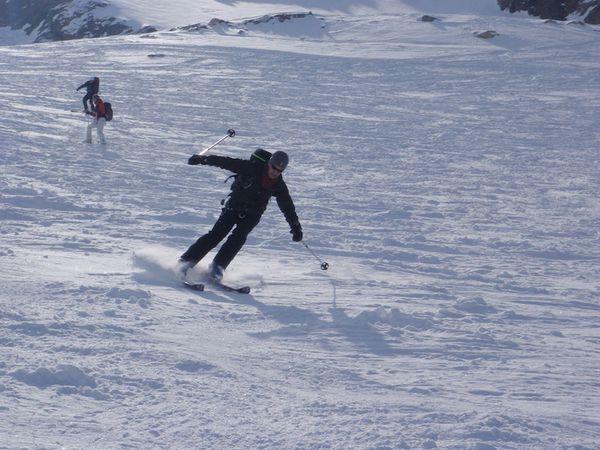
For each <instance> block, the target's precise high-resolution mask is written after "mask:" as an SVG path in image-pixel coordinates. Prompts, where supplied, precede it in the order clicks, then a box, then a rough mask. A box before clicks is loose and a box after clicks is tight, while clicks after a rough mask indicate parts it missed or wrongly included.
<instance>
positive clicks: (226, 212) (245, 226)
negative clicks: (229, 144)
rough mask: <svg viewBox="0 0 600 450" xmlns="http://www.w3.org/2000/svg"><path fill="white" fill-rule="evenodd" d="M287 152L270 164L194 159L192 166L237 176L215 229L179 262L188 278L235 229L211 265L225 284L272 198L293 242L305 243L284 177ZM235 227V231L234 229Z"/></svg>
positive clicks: (217, 157) (213, 272)
mask: <svg viewBox="0 0 600 450" xmlns="http://www.w3.org/2000/svg"><path fill="white" fill-rule="evenodd" d="M288 161H289V159H288V155H287V154H286V153H285V152H282V151H277V152H275V153H273V155H272V156H271V158H270V159H269V160H268V162H266V163H258V162H255V161H252V160H245V159H237V158H229V157H225V156H216V155H210V156H205V155H193V156H192V157H191V158H190V159H189V160H188V164H191V165H196V164H202V165H208V166H215V167H220V168H221V169H226V170H229V171H231V172H234V173H235V174H237V176H236V180H235V181H234V183H233V184H232V186H231V193H230V194H229V199H228V200H227V202H226V203H225V205H224V208H223V210H222V212H221V216H220V217H219V219H218V220H217V222H216V223H215V224H214V226H213V228H212V229H211V230H210V231H209V232H208V233H206V234H205V235H204V236H202V237H200V238H199V239H198V240H197V241H196V242H195V243H194V244H193V245H192V246H191V247H190V248H189V249H188V250H187V251H186V252H185V253H184V254H183V255H181V257H180V259H179V262H180V264H179V270H180V272H181V273H183V274H184V275H185V273H186V271H187V270H188V269H189V268H191V267H194V266H195V265H196V264H197V263H198V262H199V261H200V260H201V259H202V258H204V256H206V254H207V253H208V252H209V251H211V250H212V249H213V248H215V247H216V246H217V245H218V244H219V242H221V241H222V240H223V239H225V237H226V236H227V235H228V234H229V232H230V231H231V230H232V229H233V232H232V233H231V234H230V235H229V237H228V238H227V240H226V241H225V243H224V244H223V245H222V246H221V248H220V249H219V251H218V253H217V254H216V255H215V257H214V259H213V262H212V263H211V264H210V271H211V276H212V277H213V278H214V279H215V280H216V281H221V279H222V278H223V272H224V270H225V269H226V268H227V266H228V265H229V264H230V263H231V261H232V260H233V258H235V255H237V253H238V252H239V251H240V249H241V248H242V247H243V245H244V243H245V242H246V238H247V236H248V234H249V233H250V232H251V231H252V229H253V228H254V227H255V226H256V225H258V223H259V222H260V219H261V217H262V214H263V212H264V211H265V209H266V208H267V204H268V203H269V200H270V198H271V197H272V196H274V197H275V198H276V199H277V205H278V206H279V209H280V210H281V212H282V213H283V215H284V216H285V220H286V221H287V222H288V224H289V225H290V233H292V239H293V240H294V241H296V242H299V241H301V240H302V226H301V225H300V221H299V220H298V215H297V214H296V208H295V206H294V202H293V201H292V197H291V196H290V194H289V191H288V188H287V185H286V184H285V181H284V180H283V177H282V176H281V173H282V172H283V171H284V170H285V168H286V167H287V164H288ZM234 227H235V228H234Z"/></svg>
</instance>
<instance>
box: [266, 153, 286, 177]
mask: <svg viewBox="0 0 600 450" xmlns="http://www.w3.org/2000/svg"><path fill="white" fill-rule="evenodd" d="M288 162H290V158H289V157H288V155H287V153H286V152H282V151H281V150H278V151H276V152H275V153H273V155H271V158H269V165H270V166H273V167H276V168H278V169H280V170H281V171H282V172H283V171H284V170H285V168H286V167H287V165H288Z"/></svg>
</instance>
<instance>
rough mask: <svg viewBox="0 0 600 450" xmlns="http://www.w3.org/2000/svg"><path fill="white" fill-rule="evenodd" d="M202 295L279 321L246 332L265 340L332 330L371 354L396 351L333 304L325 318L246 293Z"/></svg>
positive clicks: (365, 324) (367, 325) (370, 327)
mask: <svg viewBox="0 0 600 450" xmlns="http://www.w3.org/2000/svg"><path fill="white" fill-rule="evenodd" d="M203 294H205V295H203V297H204V298H206V299H209V300H213V301H219V302H227V303H236V304H240V305H247V306H252V307H255V308H256V309H257V310H258V311H260V312H261V313H262V314H263V315H264V316H265V317H268V318H270V319H273V320H274V321H276V322H279V323H280V324H281V327H279V328H278V329H275V330H271V331H264V332H253V333H249V334H250V335H251V336H254V337H257V338H260V339H268V338H271V337H276V336H278V337H281V336H286V337H307V336H309V335H311V334H315V335H318V334H320V335H321V336H329V335H330V334H331V332H332V331H333V332H335V333H336V334H337V335H338V336H343V337H344V338H345V339H346V340H347V341H348V342H351V343H352V345H354V346H355V347H356V348H358V349H360V350H362V351H365V352H368V353H372V354H375V355H380V356H381V355H391V354H395V353H399V351H398V350H397V349H394V348H393V347H392V346H390V344H389V343H388V342H386V340H385V339H384V337H383V336H382V334H381V333H380V332H379V331H378V330H377V329H376V328H375V327H374V326H373V325H372V324H371V323H369V322H366V321H365V320H363V319H361V318H360V317H351V316H348V314H347V313H346V312H345V311H344V310H343V309H342V308H337V307H335V305H334V306H333V307H332V308H330V309H329V314H330V315H329V319H330V320H326V319H325V318H324V317H323V316H322V315H320V314H318V313H315V312H313V311H310V310H307V309H302V308H298V307H297V306H286V305H267V304H265V303H262V302H260V301H258V300H257V299H256V298H255V297H253V296H252V295H249V294H237V293H223V294H216V293H214V292H211V293H208V295H206V294H207V292H206V291H205V292H203Z"/></svg>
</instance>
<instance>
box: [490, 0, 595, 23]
mask: <svg viewBox="0 0 600 450" xmlns="http://www.w3.org/2000/svg"><path fill="white" fill-rule="evenodd" d="M497 1H498V6H499V7H500V9H501V10H503V11H504V10H508V11H510V12H511V13H514V12H517V11H527V12H528V13H529V14H530V15H532V16H536V17H539V18H541V19H552V20H566V19H567V18H569V17H573V16H575V17H576V18H577V20H579V19H581V20H582V21H583V22H585V23H589V24H594V25H598V24H600V0H497Z"/></svg>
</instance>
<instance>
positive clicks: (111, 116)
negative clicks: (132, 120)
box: [104, 102, 113, 122]
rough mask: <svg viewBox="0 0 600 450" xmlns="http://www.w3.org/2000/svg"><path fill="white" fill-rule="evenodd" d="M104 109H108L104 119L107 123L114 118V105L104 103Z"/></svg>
mask: <svg viewBox="0 0 600 450" xmlns="http://www.w3.org/2000/svg"><path fill="white" fill-rule="evenodd" d="M104 108H105V109H106V113H105V114H104V118H105V119H106V121H107V122H110V121H111V120H112V118H113V110H112V105H111V104H110V103H109V102H104Z"/></svg>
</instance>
